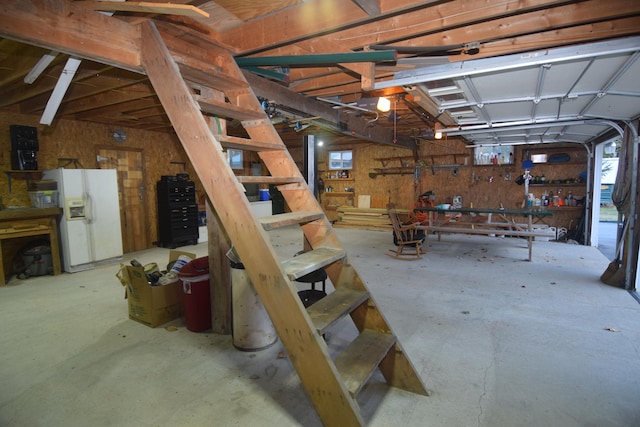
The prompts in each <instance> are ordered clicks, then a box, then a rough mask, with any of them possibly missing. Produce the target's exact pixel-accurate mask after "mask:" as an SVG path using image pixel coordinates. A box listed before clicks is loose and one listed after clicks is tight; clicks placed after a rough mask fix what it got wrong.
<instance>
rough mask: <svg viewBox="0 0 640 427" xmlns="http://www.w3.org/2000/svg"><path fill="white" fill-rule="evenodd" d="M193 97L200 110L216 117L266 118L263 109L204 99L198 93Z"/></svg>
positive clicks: (239, 118)
mask: <svg viewBox="0 0 640 427" xmlns="http://www.w3.org/2000/svg"><path fill="white" fill-rule="evenodd" d="M194 97H195V100H196V102H197V103H198V105H199V106H200V109H201V110H202V111H204V112H205V113H209V114H213V115H215V116H218V117H229V118H232V119H238V120H258V119H265V118H266V115H265V113H264V111H254V110H252V109H250V108H245V107H241V106H238V105H233V104H230V103H228V102H223V101H216V100H214V99H208V98H207V99H204V98H202V97H200V96H198V95H195V96H194Z"/></svg>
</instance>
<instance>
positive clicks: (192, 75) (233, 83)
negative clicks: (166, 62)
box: [174, 56, 249, 92]
mask: <svg viewBox="0 0 640 427" xmlns="http://www.w3.org/2000/svg"><path fill="white" fill-rule="evenodd" d="M174 59H176V63H177V64H178V68H179V69H180V74H182V76H183V77H184V79H185V80H186V81H187V82H191V83H195V84H198V85H202V86H207V87H210V88H212V89H216V90H219V91H222V92H225V91H227V90H237V89H238V87H240V88H244V87H248V86H249V84H248V83H247V82H246V81H243V80H239V79H234V78H233V77H230V76H228V75H226V74H224V73H223V72H222V71H221V70H219V69H212V68H213V67H212V66H211V65H210V64H200V63H199V62H198V61H197V60H196V59H194V58H189V59H188V61H186V60H185V58H184V57H178V56H174Z"/></svg>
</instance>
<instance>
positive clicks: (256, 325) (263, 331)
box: [231, 262, 278, 351]
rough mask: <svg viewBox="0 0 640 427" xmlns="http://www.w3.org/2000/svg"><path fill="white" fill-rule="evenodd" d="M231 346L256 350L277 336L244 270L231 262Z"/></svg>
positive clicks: (268, 343) (273, 341) (271, 341)
mask: <svg viewBox="0 0 640 427" xmlns="http://www.w3.org/2000/svg"><path fill="white" fill-rule="evenodd" d="M231 299H232V309H233V345H234V346H235V347H236V348H237V349H238V350H243V351H257V350H263V349H265V348H267V347H270V346H271V345H273V344H274V343H275V342H276V341H277V339H278V335H277V334H276V330H275V328H274V327H273V323H271V319H270V318H269V315H268V314H267V311H266V310H265V308H264V306H263V305H262V301H261V300H260V297H259V296H258V293H257V292H256V290H255V288H254V287H253V284H252V283H251V280H250V279H249V275H248V274H247V271H246V270H245V269H244V266H243V265H242V264H239V263H234V262H232V263H231Z"/></svg>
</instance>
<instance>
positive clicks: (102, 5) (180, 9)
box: [75, 1, 209, 18]
mask: <svg viewBox="0 0 640 427" xmlns="http://www.w3.org/2000/svg"><path fill="white" fill-rule="evenodd" d="M75 3H76V4H77V5H79V6H81V7H86V8H87V9H89V10H101V11H104V12H140V13H154V14H157V15H180V16H189V17H202V16H204V17H205V18H208V17H209V14H208V13H207V12H205V11H203V10H201V9H199V8H197V7H195V6H191V5H188V4H171V3H151V2H146V1H135V2H133V1H129V2H126V3H120V2H113V1H76V2H75Z"/></svg>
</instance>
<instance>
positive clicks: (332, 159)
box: [329, 150, 353, 170]
mask: <svg viewBox="0 0 640 427" xmlns="http://www.w3.org/2000/svg"><path fill="white" fill-rule="evenodd" d="M329 169H331V170H336V169H353V153H352V152H351V150H345V151H330V152H329Z"/></svg>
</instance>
